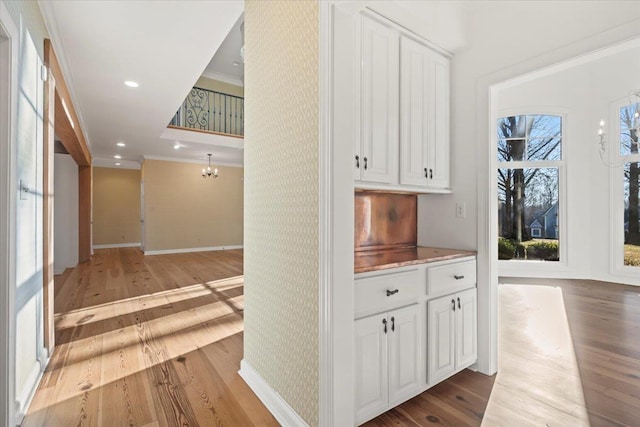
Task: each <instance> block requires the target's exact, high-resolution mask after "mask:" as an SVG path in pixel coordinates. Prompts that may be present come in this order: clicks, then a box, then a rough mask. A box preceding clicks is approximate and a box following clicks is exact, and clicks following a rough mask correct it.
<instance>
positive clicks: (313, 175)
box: [244, 0, 319, 426]
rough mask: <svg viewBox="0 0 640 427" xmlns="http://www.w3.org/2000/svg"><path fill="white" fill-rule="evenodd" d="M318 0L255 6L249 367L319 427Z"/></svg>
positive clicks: (250, 8) (248, 12)
mask: <svg viewBox="0 0 640 427" xmlns="http://www.w3.org/2000/svg"><path fill="white" fill-rule="evenodd" d="M318 31H319V28H318V2H317V1H269V2H267V1H263V0H246V1H245V49H246V58H247V61H246V63H245V90H246V93H247V96H246V97H245V113H246V115H245V117H246V120H245V156H244V161H245V168H246V169H245V172H246V173H245V191H246V197H245V206H246V210H245V212H246V213H245V239H244V248H245V249H244V257H245V258H244V259H245V264H244V271H245V332H244V361H245V362H246V363H248V364H250V365H251V366H252V367H253V368H254V369H255V370H256V371H257V372H258V373H259V374H260V376H262V378H264V379H265V380H266V381H267V382H268V383H269V384H270V385H271V387H272V388H273V389H274V390H275V391H276V392H278V393H279V394H280V395H281V396H282V397H283V398H284V399H285V400H286V401H287V403H288V404H289V405H290V406H291V407H292V408H293V409H294V410H295V411H296V412H297V413H298V414H299V415H300V416H301V417H302V418H303V419H304V420H305V421H306V422H307V423H308V424H309V425H311V426H317V425H318V415H319V414H318V399H319V397H318V396H319V394H318V366H319V359H318V267H319V265H318V143H319V140H318V91H319V88H318V55H319V52H318Z"/></svg>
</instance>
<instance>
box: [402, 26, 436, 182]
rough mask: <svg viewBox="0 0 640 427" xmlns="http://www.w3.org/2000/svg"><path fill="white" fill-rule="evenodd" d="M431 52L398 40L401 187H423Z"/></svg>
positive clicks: (410, 41)
mask: <svg viewBox="0 0 640 427" xmlns="http://www.w3.org/2000/svg"><path fill="white" fill-rule="evenodd" d="M430 62H431V50H430V49H429V48H427V47H426V46H424V45H422V44H420V43H417V42H415V41H413V40H411V39H409V38H407V37H401V39H400V75H401V77H400V126H401V127H400V162H401V164H400V184H403V185H420V186H426V185H427V181H428V179H429V174H428V169H427V165H428V159H427V155H428V154H427V146H428V144H429V139H430V135H429V132H433V129H430V127H429V125H430V123H429V120H428V115H429V111H430V105H429V103H430V102H431V101H432V100H431V99H430V95H431V94H430V89H429V85H430V81H429V77H430V71H429V69H430Z"/></svg>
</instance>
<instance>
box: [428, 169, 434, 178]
mask: <svg viewBox="0 0 640 427" xmlns="http://www.w3.org/2000/svg"><path fill="white" fill-rule="evenodd" d="M429 179H433V169H429Z"/></svg>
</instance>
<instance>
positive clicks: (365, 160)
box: [364, 157, 367, 170]
mask: <svg viewBox="0 0 640 427" xmlns="http://www.w3.org/2000/svg"><path fill="white" fill-rule="evenodd" d="M364 170H367V158H366V157H365V158H364Z"/></svg>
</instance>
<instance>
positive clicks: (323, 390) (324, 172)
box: [318, 2, 335, 427]
mask: <svg viewBox="0 0 640 427" xmlns="http://www.w3.org/2000/svg"><path fill="white" fill-rule="evenodd" d="M330 13H331V5H330V4H329V3H328V2H320V4H319V17H318V18H319V22H318V26H319V37H318V50H319V56H320V57H319V61H318V83H319V100H318V114H319V118H318V125H319V128H318V140H319V144H318V148H319V152H318V228H319V229H318V270H319V271H318V279H319V283H318V291H319V295H318V332H319V337H318V383H319V384H318V388H319V390H318V399H319V402H318V408H319V414H318V419H319V425H322V426H326V427H332V426H333V425H334V406H335V405H334V401H333V399H334V390H333V365H334V360H333V348H334V346H333V344H334V343H333V340H334V338H333V323H332V322H333V320H334V319H333V317H332V316H331V309H332V307H333V304H331V296H332V294H333V289H332V287H333V281H332V278H333V277H332V271H333V263H332V259H331V254H332V247H331V245H332V243H333V239H332V236H331V230H332V218H331V208H332V196H333V194H332V192H331V184H332V174H331V153H332V149H331V148H332V147H331V142H332V140H331V119H330V114H331V111H332V110H331V58H330V51H331V21H330Z"/></svg>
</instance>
